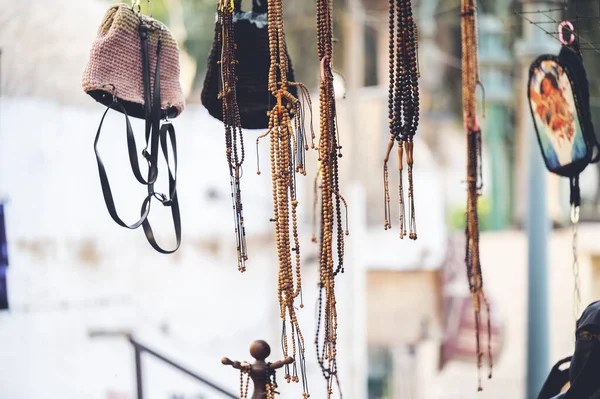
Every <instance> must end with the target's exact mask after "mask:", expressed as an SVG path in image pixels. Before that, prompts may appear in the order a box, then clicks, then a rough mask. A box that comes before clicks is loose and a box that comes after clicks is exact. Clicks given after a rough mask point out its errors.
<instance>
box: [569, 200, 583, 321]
mask: <svg viewBox="0 0 600 399" xmlns="http://www.w3.org/2000/svg"><path fill="white" fill-rule="evenodd" d="M571 223H572V226H573V282H574V287H573V317H574V318H575V322H577V319H578V318H579V306H580V305H581V290H580V283H581V281H580V277H579V259H578V257H577V252H578V249H577V226H578V224H579V207H578V206H577V207H576V206H574V205H573V206H571Z"/></svg>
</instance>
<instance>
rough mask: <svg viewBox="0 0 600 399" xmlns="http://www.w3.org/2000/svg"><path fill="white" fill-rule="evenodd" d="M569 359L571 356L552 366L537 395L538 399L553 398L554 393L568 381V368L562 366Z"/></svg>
mask: <svg viewBox="0 0 600 399" xmlns="http://www.w3.org/2000/svg"><path fill="white" fill-rule="evenodd" d="M570 361H571V356H569V357H567V358H564V359H562V360H560V361H559V362H558V363H556V364H555V365H554V367H552V370H551V371H550V374H549V375H548V378H547V379H546V381H545V382H544V386H543V387H542V390H541V391H540V393H539V395H538V399H549V398H554V397H555V395H556V394H557V393H559V392H560V391H561V390H562V388H563V387H564V386H565V385H566V384H567V383H568V382H569V368H568V367H564V368H563V366H564V365H565V364H567V363H569V362H570Z"/></svg>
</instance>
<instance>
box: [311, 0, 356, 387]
mask: <svg viewBox="0 0 600 399" xmlns="http://www.w3.org/2000/svg"><path fill="white" fill-rule="evenodd" d="M317 52H318V56H319V60H320V63H321V82H320V96H319V100H320V106H319V111H320V126H319V127H320V135H319V144H318V151H319V165H320V168H319V177H320V178H321V185H320V187H321V196H320V197H321V218H320V225H321V229H320V232H321V235H320V255H319V267H320V275H319V276H320V281H319V301H318V305H319V311H318V312H319V313H318V316H317V317H318V319H317V332H316V336H315V346H316V348H317V361H318V363H319V365H320V367H321V371H322V373H323V376H324V377H325V379H326V382H327V397H328V398H329V397H331V395H332V393H333V384H334V381H335V383H336V384H337V387H338V390H339V392H340V396H341V394H342V392H341V389H340V383H339V379H338V375H337V327H338V321H337V308H336V297H335V277H336V276H337V275H338V274H339V273H340V272H341V273H343V272H344V235H348V226H347V223H348V220H347V211H346V227H345V229H344V228H343V223H342V211H341V207H342V205H343V206H344V207H345V208H346V209H347V204H346V201H345V200H344V198H343V197H342V196H341V194H340V192H339V191H340V189H339V176H338V159H339V158H341V156H342V155H341V153H340V150H341V149H342V147H341V146H340V142H339V134H338V126H337V115H336V103H335V93H334V86H333V72H332V68H331V65H332V63H333V0H317ZM317 188H318V185H317V184H316V182H315V204H317V203H318V197H317V194H318V192H317ZM315 214H316V212H315ZM313 240H314V241H316V237H313ZM334 243H335V244H336V247H337V248H336V249H334ZM336 250H337V264H336V254H334V252H335V251H336Z"/></svg>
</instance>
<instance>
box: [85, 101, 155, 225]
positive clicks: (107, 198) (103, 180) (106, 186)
mask: <svg viewBox="0 0 600 399" xmlns="http://www.w3.org/2000/svg"><path fill="white" fill-rule="evenodd" d="M111 108H112V109H117V108H118V109H119V111H121V112H122V113H123V114H124V115H125V125H126V130H127V143H128V147H129V154H130V160H131V153H132V151H133V153H134V154H135V141H134V140H133V139H132V140H130V137H133V130H132V129H131V123H130V122H129V116H127V112H126V111H125V107H123V105H122V104H120V103H119V102H116V101H115V102H113V103H112V104H111V105H110V106H108V107H107V108H106V111H104V115H102V119H101V120H100V126H98V132H97V133H96V138H95V140H94V152H95V153H96V161H97V163H98V173H99V175H100V185H101V186H102V194H103V195H104V202H105V203H106V208H107V209H108V213H109V214H110V216H111V217H112V218H113V220H114V221H115V222H116V223H117V224H118V225H119V226H122V227H125V228H128V229H132V230H133V229H137V228H138V227H140V226H141V225H142V223H143V222H144V220H146V218H147V217H148V213H149V212H150V206H149V205H150V200H151V198H152V196H151V195H150V194H149V195H148V196H147V197H146V198H145V199H144V202H143V204H142V212H141V217H140V219H139V220H138V221H137V222H135V223H133V224H131V225H128V224H127V223H125V222H124V221H123V220H122V219H121V218H120V217H119V215H118V213H117V209H116V207H115V201H114V199H113V195H112V190H111V189H110V183H109V181H108V175H107V174H106V168H105V167H104V163H103V162H102V158H101V157H100V152H99V151H98V141H99V139H100V133H101V132H102V124H103V123H104V118H106V114H108V111H109V110H110V109H111ZM131 166H132V169H133V170H134V174H136V172H135V171H136V170H137V173H138V174H140V172H139V165H138V164H137V158H135V162H132V163H131ZM136 177H137V175H136ZM140 177H141V174H140Z"/></svg>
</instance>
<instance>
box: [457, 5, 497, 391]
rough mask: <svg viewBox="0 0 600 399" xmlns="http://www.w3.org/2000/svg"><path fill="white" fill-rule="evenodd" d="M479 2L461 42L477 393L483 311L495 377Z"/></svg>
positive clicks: (467, 13) (468, 9)
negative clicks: (485, 234) (485, 246)
mask: <svg viewBox="0 0 600 399" xmlns="http://www.w3.org/2000/svg"><path fill="white" fill-rule="evenodd" d="M475 1H476V0H461V42H462V101H463V117H464V128H465V131H466V134H467V222H466V228H465V234H466V240H467V244H466V255H465V263H466V268H467V278H468V281H469V289H470V291H471V295H472V297H473V307H474V311H475V330H476V332H475V334H476V337H475V342H476V350H477V370H478V388H477V389H478V391H481V390H482V387H481V366H482V357H483V352H482V350H481V324H482V321H481V319H482V315H481V312H482V308H483V310H485V312H486V316H487V317H486V319H487V329H488V334H487V335H488V345H487V352H488V360H489V367H490V371H489V375H488V378H491V377H492V351H491V315H490V306H489V303H488V301H487V299H486V296H485V292H484V290H483V275H482V273H481V260H480V257H479V216H478V213H477V202H478V199H479V195H480V193H481V188H482V182H481V180H482V176H481V166H482V161H481V151H482V144H481V129H480V127H479V123H478V121H477V114H476V113H477V101H476V98H475V92H476V89H477V85H478V84H479V65H478V60H477V13H476V12H477V9H476V4H475Z"/></svg>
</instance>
